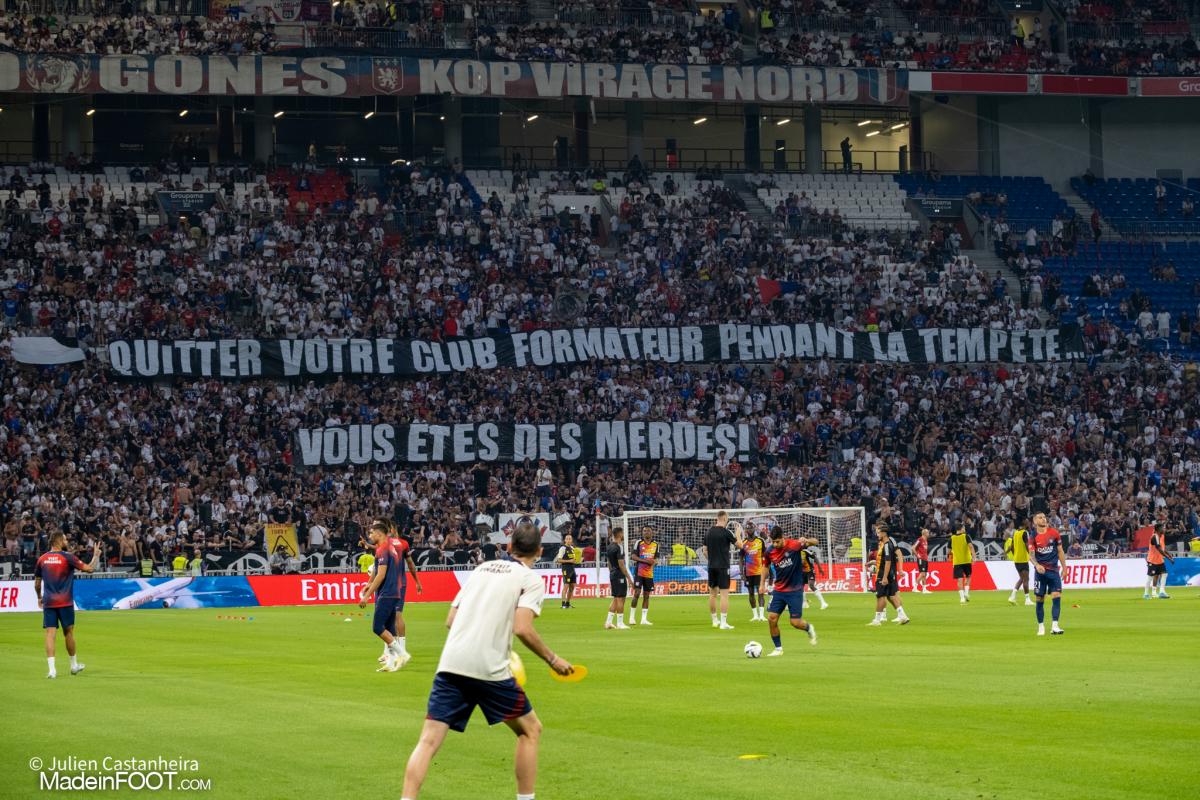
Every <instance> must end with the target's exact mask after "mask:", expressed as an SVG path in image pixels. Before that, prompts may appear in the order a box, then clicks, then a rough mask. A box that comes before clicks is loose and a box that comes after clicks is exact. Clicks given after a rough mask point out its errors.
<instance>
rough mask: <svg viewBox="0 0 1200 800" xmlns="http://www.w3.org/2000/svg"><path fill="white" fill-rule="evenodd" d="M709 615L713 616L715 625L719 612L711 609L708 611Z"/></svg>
mask: <svg viewBox="0 0 1200 800" xmlns="http://www.w3.org/2000/svg"><path fill="white" fill-rule="evenodd" d="M708 615H709V616H710V617H712V623H713V625H716V624H717V613H716V612H715V611H710V612H708Z"/></svg>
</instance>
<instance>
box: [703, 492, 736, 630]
mask: <svg viewBox="0 0 1200 800" xmlns="http://www.w3.org/2000/svg"><path fill="white" fill-rule="evenodd" d="M733 524H734V525H735V526H737V527H736V530H737V531H738V534H737V535H735V534H734V533H732V532H731V531H730V530H729V512H728V511H718V512H717V521H716V522H715V523H714V524H713V526H712V527H711V528H709V529H708V533H706V534H705V535H704V558H705V559H706V560H707V561H708V613H709V616H711V617H712V624H713V627H714V628H720V629H721V630H723V631H731V630H733V626H732V625H730V624H729V580H730V578H729V548H730V547H735V548H737V549H738V550H741V549H742V544H743V542H742V539H741V536H740V533H741V530H742V527H741V526H740V525H738V524H737V523H736V522H735V523H733ZM718 596H719V597H720V600H721V612H720V613H721V616H720V617H719V618H718V617H717V598H718Z"/></svg>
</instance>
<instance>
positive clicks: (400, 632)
mask: <svg viewBox="0 0 1200 800" xmlns="http://www.w3.org/2000/svg"><path fill="white" fill-rule="evenodd" d="M375 524H376V525H384V526H386V527H387V531H388V542H389V543H390V544H391V545H392V547H394V548H395V549H396V555H397V556H399V557H400V567H399V568H398V570H397V571H398V572H399V573H400V602H399V603H397V604H396V622H395V625H394V626H393V630H392V636H393V637H394V638H395V639H396V641H397V643H398V648H397V649H399V651H400V653H401V656H400V660H401V664H400V666H404V665H405V664H407V663H408V661H409V659H410V658H412V656H411V655H409V653H408V647H407V637H406V635H405V632H406V628H405V627H404V594H405V591H406V590H407V589H408V575H407V574H406V573H405V572H404V568H405V567H407V568H408V571H409V572H410V573H412V577H413V581H415V582H416V584H417V594H420V593H421V578H420V576H419V575H417V565H416V564H415V563H414V562H413V560H412V555H411V551H412V545H411V544H409V543H408V540H407V539H405V538H403V537H401V536H400V530H399V529H398V528H397V527H396V523H394V522H392V521H391V520H388V519H377V520H375ZM387 655H388V646H387V645H386V644H385V645H384V646H383V655H381V656H380V657H379V663H381V664H385V663H387Z"/></svg>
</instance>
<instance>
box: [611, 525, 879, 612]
mask: <svg viewBox="0 0 1200 800" xmlns="http://www.w3.org/2000/svg"><path fill="white" fill-rule="evenodd" d="M719 510H721V509H715V508H703V509H672V510H657V511H627V512H625V514H624V515H623V516H622V517H621V518H620V522H621V528H622V533H621V537H622V548H623V549H624V552H625V556H626V558H630V556H631V552H632V551H631V548H633V547H635V546H636V544H637V542H638V540H640V539H641V537H642V529H643V527H644V526H647V525H649V526H650V529H651V531H652V532H653V534H654V541H656V542H658V555H657V559H658V560H657V563H656V564H655V567H654V584H655V586H654V593H655V594H663V595H673V594H707V593H708V583H707V581H708V564H707V561H706V560H705V554H704V550H703V545H704V536H705V534H707V533H708V529H709V528H711V527H712V526H713V523H714V522H715V521H716V518H717V512H718V511H719ZM725 510H726V511H727V512H728V514H729V520H730V528H733V523H734V522H737V523H740V524H741V526H742V528H743V531H744V535H743V537H742V538H745V536H748V535H749V533H750V532H751V531H756V532H757V533H758V534H759V535H760V536H762V537H763V538H765V539H767V541H768V544H769V543H770V538H771V533H772V532H773V531H774V530H776V529H782V530H783V534H784V536H786V537H788V538H793V539H798V538H801V537H804V538H807V539H816V540H817V542H819V544H818V545H817V547H816V550H817V555H818V556H819V559H820V565H819V566H818V568H817V583H818V585H819V588H820V589H821V591H822V592H861V591H865V589H866V586H867V577H866V565H867V553H866V547H865V544H866V512H865V509H863V508H862V507H861V506H853V507H848V508H820V507H816V508H807V507H806V508H737V509H725ZM613 522H614V523H615V522H616V520H615V519H614V520H613ZM729 563H730V565H731V566H732V568H733V569H732V570H731V577H732V578H733V584H732V586H731V590H732V591H733V592H741V591H744V588H745V586H744V583H745V582H744V580H743V575H742V557H741V554H740V553H731V554H730V557H729ZM636 566H637V565H636V564H634V563H633V562H632V561H630V562H629V571H630V573H631V574H636Z"/></svg>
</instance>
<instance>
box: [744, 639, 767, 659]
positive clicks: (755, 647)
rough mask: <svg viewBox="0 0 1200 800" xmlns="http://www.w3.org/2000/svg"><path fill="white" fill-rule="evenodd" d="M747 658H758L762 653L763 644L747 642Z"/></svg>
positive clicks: (745, 650) (745, 649)
mask: <svg viewBox="0 0 1200 800" xmlns="http://www.w3.org/2000/svg"><path fill="white" fill-rule="evenodd" d="M743 650H744V652H745V653H746V658H758V657H759V656H761V655H762V645H761V644H759V643H758V642H747V643H746V646H745V648H743Z"/></svg>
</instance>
